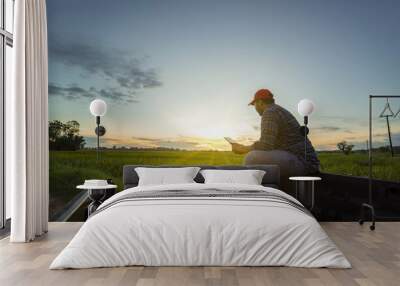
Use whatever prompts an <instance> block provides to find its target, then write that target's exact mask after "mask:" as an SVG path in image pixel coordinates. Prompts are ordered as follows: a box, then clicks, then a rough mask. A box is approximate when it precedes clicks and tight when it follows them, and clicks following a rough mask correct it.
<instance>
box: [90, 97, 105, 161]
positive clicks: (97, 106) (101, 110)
mask: <svg viewBox="0 0 400 286" xmlns="http://www.w3.org/2000/svg"><path fill="white" fill-rule="evenodd" d="M89 109H90V113H91V114H92V115H93V116H95V117H96V125H97V127H96V129H95V133H96V135H97V160H99V152H100V136H103V135H104V134H106V129H105V128H104V126H101V125H100V117H102V116H104V115H105V114H106V112H107V104H106V102H105V101H104V100H102V99H95V100H93V101H92V102H91V103H90V107H89Z"/></svg>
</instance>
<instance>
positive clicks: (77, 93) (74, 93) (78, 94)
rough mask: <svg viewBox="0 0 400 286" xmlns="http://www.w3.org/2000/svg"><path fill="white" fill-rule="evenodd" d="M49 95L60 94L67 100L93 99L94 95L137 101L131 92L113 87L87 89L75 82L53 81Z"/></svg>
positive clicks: (117, 100)
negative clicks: (60, 83)
mask: <svg viewBox="0 0 400 286" xmlns="http://www.w3.org/2000/svg"><path fill="white" fill-rule="evenodd" d="M49 95H50V96H62V97H64V98H66V99H69V100H77V99H80V98H89V99H94V98H96V97H102V98H106V99H111V100H113V101H115V102H121V101H124V102H137V100H136V99H134V98H133V95H134V93H133V92H132V93H125V92H123V91H119V90H118V89H115V88H107V89H96V88H95V87H91V88H89V89H85V88H82V87H79V86H78V85H77V84H73V85H71V86H61V85H57V84H55V83H50V84H49Z"/></svg>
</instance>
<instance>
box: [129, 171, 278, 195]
mask: <svg viewBox="0 0 400 286" xmlns="http://www.w3.org/2000/svg"><path fill="white" fill-rule="evenodd" d="M137 167H147V168H157V167H158V168H160V167H162V168H174V167H175V168H176V167H200V168H201V169H202V170H204V169H213V170H215V169H217V170H263V171H265V172H266V173H265V175H264V177H263V180H262V185H263V186H265V187H273V188H279V186H280V171H279V167H278V166H277V165H252V166H239V165H234V166H201V165H198V166H179V165H178V166H172V165H167V166H152V165H125V166H124V167H123V179H122V180H123V184H124V190H125V189H128V188H133V187H136V186H137V185H138V183H139V176H138V174H137V173H136V171H135V168H137ZM194 180H195V181H196V182H197V183H204V178H203V176H202V175H201V174H200V173H198V175H197V176H196V178H195V179H194Z"/></svg>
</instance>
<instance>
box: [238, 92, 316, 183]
mask: <svg viewBox="0 0 400 286" xmlns="http://www.w3.org/2000/svg"><path fill="white" fill-rule="evenodd" d="M249 105H252V106H254V107H255V110H256V111H257V113H258V114H259V115H260V116H261V128H260V130H261V137H260V139H259V140H258V141H256V142H254V144H252V145H250V146H245V145H241V144H237V143H232V151H233V152H234V153H237V154H246V153H247V155H246V157H245V159H244V164H245V165H255V164H273V165H279V167H280V170H281V178H282V183H283V184H285V183H287V181H288V177H289V176H295V175H306V174H312V173H315V172H318V171H319V160H318V158H317V155H316V153H315V150H314V147H313V146H312V144H311V141H310V140H308V139H307V143H306V144H307V160H305V158H304V136H303V135H302V134H301V132H300V124H299V123H298V122H297V120H296V118H295V117H294V116H293V115H292V114H291V113H290V112H289V111H287V110H286V109H285V108H283V107H281V106H279V105H278V104H275V99H274V95H273V94H272V93H271V92H270V91H269V90H268V89H260V90H259V91H257V92H256V93H255V95H254V98H253V100H252V101H251V102H250V103H249ZM285 185H286V184H285Z"/></svg>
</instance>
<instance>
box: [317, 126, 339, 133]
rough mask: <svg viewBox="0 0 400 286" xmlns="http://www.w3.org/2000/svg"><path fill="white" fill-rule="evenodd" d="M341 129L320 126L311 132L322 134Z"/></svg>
mask: <svg viewBox="0 0 400 286" xmlns="http://www.w3.org/2000/svg"><path fill="white" fill-rule="evenodd" d="M340 129H341V128H339V127H335V126H321V127H315V128H313V130H315V131H324V132H333V131H339V130H340Z"/></svg>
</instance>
